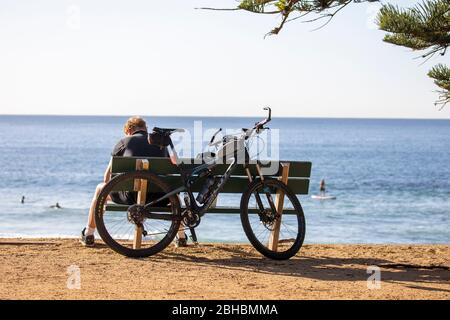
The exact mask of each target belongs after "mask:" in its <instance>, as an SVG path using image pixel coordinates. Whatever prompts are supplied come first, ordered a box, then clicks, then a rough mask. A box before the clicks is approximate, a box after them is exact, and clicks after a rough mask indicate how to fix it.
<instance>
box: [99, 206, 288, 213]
mask: <svg viewBox="0 0 450 320" xmlns="http://www.w3.org/2000/svg"><path fill="white" fill-rule="evenodd" d="M127 209H128V206H127V205H121V204H108V205H107V206H106V211H115V212H125V211H127ZM153 211H155V212H169V211H170V209H169V208H168V207H158V208H153ZM207 212H208V213H217V214H236V213H240V212H241V209H240V208H234V207H215V208H210V209H209V210H208V211H207ZM249 213H253V214H254V213H257V209H249ZM294 213H295V211H294V210H293V209H284V210H283V215H284V214H291V215H292V214H294Z"/></svg>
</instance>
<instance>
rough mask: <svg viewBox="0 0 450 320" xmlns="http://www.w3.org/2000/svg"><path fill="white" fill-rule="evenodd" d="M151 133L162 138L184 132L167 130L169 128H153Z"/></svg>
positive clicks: (182, 130) (181, 130)
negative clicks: (160, 135)
mask: <svg viewBox="0 0 450 320" xmlns="http://www.w3.org/2000/svg"><path fill="white" fill-rule="evenodd" d="M153 132H156V133H159V134H162V135H164V136H170V135H171V134H172V133H174V132H184V129H169V128H158V127H154V128H153Z"/></svg>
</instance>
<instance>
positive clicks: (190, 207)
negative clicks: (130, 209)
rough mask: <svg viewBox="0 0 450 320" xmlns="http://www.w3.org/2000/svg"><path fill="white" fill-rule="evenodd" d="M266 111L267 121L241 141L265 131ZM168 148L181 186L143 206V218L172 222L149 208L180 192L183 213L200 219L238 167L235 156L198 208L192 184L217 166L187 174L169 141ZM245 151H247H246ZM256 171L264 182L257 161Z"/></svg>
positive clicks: (272, 205) (170, 217) (206, 165)
mask: <svg viewBox="0 0 450 320" xmlns="http://www.w3.org/2000/svg"><path fill="white" fill-rule="evenodd" d="M267 110H269V117H268V118H267V119H265V120H263V121H261V122H258V123H256V124H255V126H254V127H253V128H252V129H250V130H246V131H244V134H243V136H242V137H241V139H244V141H245V140H248V139H249V138H250V137H251V136H252V135H253V134H254V133H255V132H256V133H259V132H260V130H263V129H265V128H264V125H265V124H266V123H268V122H269V121H270V120H271V110H270V108H267ZM219 131H220V130H219ZM219 131H218V132H219ZM218 132H217V133H218ZM217 133H216V134H217ZM214 138H215V135H214V136H213V138H212V140H211V143H210V145H212V142H213V140H214ZM169 147H170V153H171V159H172V162H173V163H174V164H176V166H177V167H178V168H179V170H180V175H181V178H182V181H183V186H180V187H179V188H176V189H175V190H173V191H171V192H169V193H167V194H165V195H164V196H162V197H161V198H159V199H156V200H154V201H152V202H150V203H148V204H146V205H145V206H144V214H145V216H146V217H147V218H150V219H161V220H173V215H171V214H153V213H151V207H152V206H153V205H155V204H156V203H158V202H160V201H162V200H165V199H167V198H170V197H172V196H174V195H176V196H178V194H179V193H181V192H186V193H187V195H188V199H189V202H188V203H186V210H185V212H184V213H186V212H188V211H190V212H192V213H194V214H197V215H198V216H199V217H202V216H204V215H205V213H206V212H207V211H208V209H209V208H210V207H211V205H212V204H213V202H214V201H215V200H216V198H217V196H218V195H219V193H220V192H221V191H222V189H223V187H224V186H225V184H226V183H227V181H228V179H229V178H230V177H231V174H232V173H233V171H234V169H235V168H236V167H237V166H238V163H237V157H236V155H235V156H234V157H233V159H232V160H231V163H230V165H229V166H228V168H227V170H226V171H225V173H224V174H223V175H222V177H221V178H220V181H219V183H218V184H217V186H216V187H215V189H214V190H213V191H212V193H211V194H210V196H209V197H208V200H207V201H206V203H205V204H203V205H202V206H199V205H198V204H197V202H196V200H195V197H194V193H193V191H192V186H193V185H194V183H195V181H196V180H197V179H199V178H201V177H203V176H206V175H208V174H209V172H210V171H211V170H212V169H213V168H214V167H216V166H217V164H216V163H204V164H201V165H199V166H197V167H195V168H194V169H193V170H192V171H190V173H189V174H188V173H187V170H184V168H183V167H182V163H181V162H179V158H178V154H177V152H176V150H175V147H174V145H173V143H172V141H170V144H169ZM244 148H245V149H246V148H247V147H246V146H244ZM246 151H247V149H246ZM243 166H244V170H245V172H246V174H247V177H248V179H249V182H250V183H252V182H253V181H254V177H253V176H252V175H251V172H250V169H249V168H248V163H244V164H243ZM256 169H257V172H258V175H259V177H260V179H261V181H264V176H263V175H262V171H261V166H260V164H259V162H258V161H257V163H256ZM265 194H266V196H267V199H268V202H269V205H270V208H271V211H272V212H273V213H274V214H277V210H276V206H275V201H274V200H273V197H272V195H271V194H270V193H269V192H265ZM255 198H256V202H257V204H258V207H259V208H260V210H261V211H263V210H264V205H263V203H262V200H261V196H260V194H259V193H258V192H256V193H255ZM183 217H184V215H181V217H180V219H182V218H183Z"/></svg>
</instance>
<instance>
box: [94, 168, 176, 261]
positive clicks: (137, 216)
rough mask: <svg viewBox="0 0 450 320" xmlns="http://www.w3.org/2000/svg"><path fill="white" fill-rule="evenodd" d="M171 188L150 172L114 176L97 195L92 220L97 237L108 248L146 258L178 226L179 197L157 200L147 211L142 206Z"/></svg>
mask: <svg viewBox="0 0 450 320" xmlns="http://www.w3.org/2000/svg"><path fill="white" fill-rule="evenodd" d="M129 190H134V191H129ZM170 191H171V190H170V188H169V186H168V185H167V184H166V183H165V182H164V181H163V180H162V179H161V178H159V177H158V176H157V175H155V174H153V173H151V172H145V171H136V172H129V173H123V174H119V175H117V176H116V177H114V178H113V179H111V181H110V182H109V183H107V184H106V185H105V187H104V188H103V190H102V191H101V192H100V194H99V196H98V198H97V203H96V207H95V222H96V225H97V230H98V233H99V234H100V237H101V238H102V239H103V241H104V242H105V243H106V244H107V245H108V246H109V247H110V248H111V249H113V250H114V251H116V252H118V253H120V254H122V255H125V256H127V257H135V258H137V257H148V256H151V255H154V254H156V253H158V252H160V251H162V250H164V248H166V247H167V246H168V245H169V244H170V243H171V242H172V241H173V240H174V238H175V236H176V235H177V232H178V229H179V226H180V220H181V218H180V216H181V208H180V202H179V199H178V196H177V195H172V196H170V197H168V198H167V199H165V200H163V201H159V202H158V203H155V204H154V205H152V207H151V208H150V210H147V209H145V210H144V205H145V204H147V203H150V202H151V201H154V200H157V199H159V198H160V197H162V196H164V195H165V194H167V193H169V192H170ZM117 203H120V204H117Z"/></svg>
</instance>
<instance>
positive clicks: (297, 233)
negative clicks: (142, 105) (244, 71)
mask: <svg viewBox="0 0 450 320" xmlns="http://www.w3.org/2000/svg"><path fill="white" fill-rule="evenodd" d="M264 110H267V111H268V117H266V118H265V119H264V120H262V121H260V122H257V123H256V124H255V125H254V126H253V127H252V128H244V129H242V131H241V132H239V133H238V134H235V135H225V136H223V138H222V139H219V140H218V141H216V137H217V135H218V134H219V132H221V131H222V129H219V130H218V131H217V132H216V133H215V134H214V135H213V136H212V138H211V140H210V142H209V146H210V147H213V148H215V149H217V150H218V151H217V153H213V152H211V153H207V154H202V160H203V161H202V163H201V164H199V165H196V166H194V167H192V166H191V167H189V168H187V166H185V165H184V164H183V163H179V161H178V160H179V158H178V155H177V152H176V150H175V147H174V144H173V142H172V139H171V135H172V134H174V133H177V132H183V131H184V130H183V129H167V128H157V127H156V128H154V129H153V133H152V134H151V135H150V139H151V141H152V143H155V144H158V145H160V146H161V147H168V149H169V152H170V155H171V159H172V163H173V164H175V165H176V166H177V168H178V169H179V175H180V177H181V181H182V185H180V186H179V187H178V188H175V189H173V188H171V187H170V186H169V184H168V183H166V181H164V179H162V177H160V176H158V175H157V174H155V173H153V172H151V171H134V172H127V173H121V174H118V175H116V176H115V177H113V178H112V179H111V180H110V181H109V182H108V183H107V184H106V185H105V187H104V188H103V189H102V191H101V193H100V194H99V197H98V198H97V202H96V209H95V221H96V224H97V228H98V233H99V234H100V236H101V238H102V239H103V241H104V242H105V243H106V244H107V245H108V246H109V247H110V248H112V249H113V250H114V251H116V252H118V253H120V254H122V255H125V256H128V257H147V256H151V255H154V254H157V253H158V252H160V251H162V250H163V249H164V248H166V247H167V246H168V245H169V244H170V243H171V242H172V241H173V240H174V239H175V238H176V237H177V234H178V232H179V230H180V225H182V226H184V228H186V229H190V230H191V231H194V230H195V228H196V227H197V226H198V225H199V224H200V221H201V218H202V217H203V216H204V215H205V213H206V212H207V211H208V209H209V208H210V207H211V206H212V205H213V203H214V201H215V200H216V198H217V196H218V194H219V193H220V192H221V190H223V188H224V186H225V184H226V183H227V181H228V180H229V178H230V176H231V174H232V173H233V171H234V169H235V168H237V166H239V165H242V166H243V167H244V170H245V172H246V175H247V177H248V183H249V184H248V187H247V188H246V190H245V191H244V192H243V194H242V197H241V201H240V209H241V213H240V217H241V222H242V226H243V229H244V231H245V234H246V236H247V238H248V240H249V241H250V243H251V244H252V245H253V246H254V248H255V249H256V250H257V251H259V252H260V253H261V254H263V255H264V256H266V257H268V258H271V259H277V260H283V259H289V258H291V257H292V256H294V255H295V254H296V253H297V252H298V251H299V250H300V248H301V247H302V245H303V241H304V237H305V217H304V214H303V210H302V207H301V205H300V202H299V200H298V199H297V197H296V195H295V194H294V193H293V192H292V191H291V190H290V189H289V187H288V186H287V185H286V184H284V183H282V182H281V181H279V180H277V179H272V178H268V177H264V175H263V174H262V170H261V163H260V162H259V161H257V162H256V169H257V172H258V174H257V175H252V174H251V171H250V169H249V163H250V156H249V141H250V140H251V139H252V138H253V137H255V136H257V135H259V134H260V133H261V132H262V131H263V130H266V129H268V128H267V127H265V125H266V124H267V123H269V122H270V121H271V118H272V115H271V114H272V112H271V109H270V108H264ZM218 163H226V164H227V168H226V170H225V172H224V173H223V174H221V175H214V174H213V169H214V168H215V167H216V166H217V165H218ZM198 179H202V181H204V183H203V186H202V188H201V190H200V192H198V193H197V195H196V194H195V193H194V192H193V190H192V189H193V188H192V186H193V185H194V184H195V183H196V181H197V180H198ZM136 181H140V183H145V184H146V186H147V190H149V191H150V190H151V193H148V194H147V195H146V199H145V202H144V204H137V203H142V201H137V200H138V199H137V197H138V195H136V193H135V194H130V193H132V192H130V193H129V194H127V197H128V199H129V198H132V199H131V201H129V205H128V207H127V210H126V214H125V215H124V214H121V215H118V214H117V212H114V213H109V212H108V214H107V213H106V212H107V211H106V210H105V208H106V206H107V204H108V202H109V201H111V199H114V197H117V193H118V192H120V191H117V190H133V189H126V188H125V187H126V186H130V185H133V184H135V183H136ZM178 181H179V180H178ZM181 194H183V195H184V197H183V198H184V199H183V200H184V207H183V208H182V207H181V204H180V198H179V196H180V195H181ZM280 194H282V195H284V196H283V197H282V199H283V200H281V201H283V204H284V205H283V208H285V209H286V210H289V211H290V213H291V214H290V215H283V214H282V212H278V211H277V203H276V201H277V200H278V199H276V198H277V196H278V195H280ZM141 200H142V199H141ZM281 217H283V219H281ZM275 227H278V228H279V230H280V231H279V237H280V239H279V240H278V245H277V248H273V247H272V246H271V245H270V238H271V236H272V233H273V231H274V229H275ZM136 230H138V232H139V235H138V236H139V237H142V245H141V246H140V247H139V248H136V247H134V246H133V241H131V239H132V238H133V236H136ZM194 235H195V233H194Z"/></svg>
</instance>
